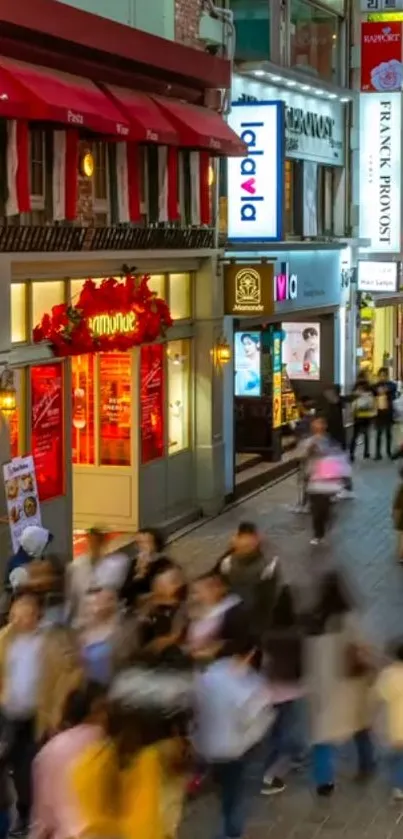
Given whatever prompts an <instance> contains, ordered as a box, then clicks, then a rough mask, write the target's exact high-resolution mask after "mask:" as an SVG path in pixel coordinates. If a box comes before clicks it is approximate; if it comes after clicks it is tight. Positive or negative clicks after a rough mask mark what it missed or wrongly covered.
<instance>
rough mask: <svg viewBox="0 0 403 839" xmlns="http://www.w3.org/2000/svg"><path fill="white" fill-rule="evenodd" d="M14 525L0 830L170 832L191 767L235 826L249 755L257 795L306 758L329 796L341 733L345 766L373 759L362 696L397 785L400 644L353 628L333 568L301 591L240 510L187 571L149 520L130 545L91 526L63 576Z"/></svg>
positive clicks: (232, 830)
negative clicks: (233, 527)
mask: <svg viewBox="0 0 403 839" xmlns="http://www.w3.org/2000/svg"><path fill="white" fill-rule="evenodd" d="M27 531H28V532H27V533H25V535H24V534H23V538H22V540H21V542H22V545H21V550H20V551H19V552H18V555H16V556H14V557H13V558H12V560H11V561H10V563H9V567H8V572H7V574H8V576H7V583H8V585H9V607H8V616H7V621H6V623H5V626H4V627H3V629H2V630H1V631H0V689H1V694H0V707H1V715H0V837H1V839H5V837H6V836H8V835H10V836H14V837H18V836H24V835H29V837H30V839H52V838H53V839H56V837H57V839H76V837H78V836H83V835H86V836H91V837H97V838H98V837H105V839H106V838H107V837H112V836H114V837H122V839H126V838H127V839H132V837H133V836H139V837H140V836H141V837H142V839H175V837H176V835H177V831H178V828H179V825H180V823H181V819H182V812H183V806H184V803H185V801H186V797H187V796H188V795H190V794H194V793H195V791H199V794H203V792H202V790H200V786H201V781H202V779H207V781H206V782H208V783H210V782H214V784H215V786H216V789H217V791H218V795H219V800H220V808H221V820H222V827H221V831H222V832H221V835H222V836H223V837H228V839H243V837H244V836H245V820H246V817H247V808H246V804H247V800H246V799H247V791H248V784H247V781H248V775H249V767H250V764H251V762H254V763H256V764H257V766H258V767H259V773H260V780H261V783H260V793H261V794H263V795H274V794H278V793H281V792H283V791H285V790H286V777H287V774H288V772H289V771H290V770H291V768H292V767H295V766H297V767H299V768H300V769H302V770H304V769H305V768H306V766H307V762H308V761H309V762H310V764H311V779H312V783H313V784H314V787H315V789H316V792H317V794H318V795H319V796H329V795H331V794H332V793H333V791H334V788H335V781H336V776H335V773H336V768H335V767H336V753H337V748H338V746H339V745H340V744H342V743H345V742H346V741H349V740H352V741H353V742H354V744H355V749H356V771H357V780H359V781H365V780H366V779H368V778H370V777H371V776H372V774H373V772H374V771H375V766H376V755H375V748H374V739H373V734H372V733H371V728H372V724H373V720H374V714H375V709H376V705H377V702H383V703H384V704H385V707H386V710H387V724H386V730H385V738H386V742H387V744H388V749H389V753H390V783H391V785H392V787H393V789H394V795H395V797H396V798H401V797H403V750H402V746H401V744H402V742H403V716H402V714H401V710H400V709H401V707H403V705H402V703H403V644H401V643H396V644H395V645H394V646H393V649H392V648H391V650H389V651H388V657H383V656H381V655H380V653H379V652H377V651H374V650H373V649H371V648H370V647H369V646H368V645H367V644H366V643H365V640H363V638H362V635H361V628H360V614H359V609H358V606H357V602H356V599H355V598H354V597H353V596H352V593H351V591H350V590H349V588H348V586H347V583H346V581H345V580H344V579H343V578H342V577H341V575H340V574H339V573H338V572H336V571H335V570H332V571H331V570H329V569H328V570H326V571H325V570H323V573H321V574H320V575H318V576H315V577H314V578H313V580H312V590H311V594H310V602H309V603H307V602H305V603H303V601H302V600H301V596H300V594H301V593H300V592H298V591H297V590H294V588H293V587H292V586H290V585H289V584H287V583H286V581H285V577H284V574H283V568H282V563H281V559H279V558H277V557H275V556H273V552H272V551H271V550H270V546H269V545H268V544H267V543H266V541H265V539H264V538H263V537H262V536H261V535H260V533H259V532H258V530H257V528H256V527H255V525H254V524H253V523H251V522H242V523H241V524H240V525H239V527H238V529H237V532H236V533H235V534H234V537H233V539H232V541H231V544H230V545H229V546H228V550H227V551H225V554H224V555H223V556H221V557H219V558H217V561H216V562H214V563H212V566H211V568H210V569H209V570H208V571H207V572H206V573H204V574H203V575H202V576H201V577H199V578H197V579H195V580H193V581H189V580H187V579H186V577H185V575H184V573H183V570H182V569H181V567H180V566H179V565H178V564H177V563H176V562H175V561H174V559H172V557H170V556H168V554H167V549H166V546H165V543H164V539H163V537H162V535H161V534H160V533H159V532H157V531H154V530H145V531H142V532H141V533H139V534H138V536H137V551H136V554H135V556H134V558H133V559H132V560H129V558H128V557H127V556H126V555H124V554H118V555H108V554H107V551H106V543H105V536H104V534H103V533H102V532H100V531H98V530H92V531H90V532H89V534H88V552H87V554H86V555H85V556H83V557H82V558H80V559H77V560H76V561H74V562H73V563H72V564H71V566H69V568H68V569H67V573H66V574H64V575H63V574H62V573H61V568H60V564H59V563H58V562H57V561H55V559H54V557H52V555H51V554H49V548H50V545H51V539H50V534H49V533H48V531H45V530H44V529H43V528H28V529H27ZM17 569H18V574H16V571H17ZM63 576H64V580H63V583H61V579H62V577H63ZM12 790H13V791H14V792H13V794H11V791H12ZM258 792H259V790H258ZM248 796H249V792H248ZM14 811H15V813H16V817H14V818H13V817H12V814H13V812H14Z"/></svg>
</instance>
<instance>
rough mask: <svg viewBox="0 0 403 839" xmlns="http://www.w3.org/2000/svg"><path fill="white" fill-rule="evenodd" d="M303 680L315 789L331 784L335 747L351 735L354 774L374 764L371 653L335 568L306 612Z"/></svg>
mask: <svg viewBox="0 0 403 839" xmlns="http://www.w3.org/2000/svg"><path fill="white" fill-rule="evenodd" d="M306 629H307V641H306V653H307V655H306V668H307V669H306V683H307V696H308V703H309V708H310V719H311V738H312V742H313V776H314V782H315V786H316V790H317V793H318V795H321V796H328V795H331V794H332V792H333V790H334V785H335V757H336V747H337V746H338V745H340V744H342V743H345V742H347V741H349V740H351V739H353V740H354V743H355V747H356V751H357V760H358V778H360V779H365V778H367V777H369V776H370V775H371V773H372V772H373V769H374V752H373V746H372V740H371V734H370V729H371V724H372V711H373V708H372V702H371V697H372V685H373V678H374V670H373V665H372V660H371V654H370V652H369V651H368V649H367V648H366V646H365V645H364V644H363V643H362V639H361V637H360V633H359V628H358V626H357V614H356V612H355V607H354V604H353V600H352V598H351V595H350V593H349V592H348V589H347V586H346V584H345V582H344V581H343V580H342V578H341V576H340V575H339V574H338V573H336V572H329V573H327V574H325V575H324V576H323V578H322V579H321V581H320V584H319V590H318V593H317V596H316V598H315V602H314V604H313V607H312V609H311V610H310V612H309V615H308V617H307V626H306Z"/></svg>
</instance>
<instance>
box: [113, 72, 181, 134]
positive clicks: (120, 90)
mask: <svg viewBox="0 0 403 839" xmlns="http://www.w3.org/2000/svg"><path fill="white" fill-rule="evenodd" d="M103 88H104V89H105V90H106V92H107V93H108V94H109V96H110V98H111V99H112V100H113V101H114V103H115V104H116V105H117V107H118V108H119V110H120V111H121V112H122V114H123V115H124V117H125V119H126V120H127V121H128V122H129V124H130V138H131V139H133V140H137V142H139V143H158V144H159V145H161V146H162V145H166V146H175V145H177V144H178V141H179V137H178V134H177V132H176V131H175V129H174V127H173V125H172V124H171V123H170V122H169V120H168V119H167V118H166V116H165V114H164V112H163V111H162V110H161V108H159V107H158V105H157V104H156V103H155V102H154V100H153V99H151V97H150V96H146V95H145V94H144V93H139V92H138V91H136V90H128V89H127V88H124V87H114V86H110V85H103Z"/></svg>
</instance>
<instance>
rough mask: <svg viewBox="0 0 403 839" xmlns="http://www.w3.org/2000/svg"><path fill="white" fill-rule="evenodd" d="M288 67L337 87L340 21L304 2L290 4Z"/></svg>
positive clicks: (300, 0) (298, 0)
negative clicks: (312, 75)
mask: <svg viewBox="0 0 403 839" xmlns="http://www.w3.org/2000/svg"><path fill="white" fill-rule="evenodd" d="M290 32H291V36H290V54H291V66H292V67H294V68H296V69H301V70H306V71H309V72H311V73H313V74H315V75H316V76H320V77H321V78H322V79H326V80H327V81H332V82H334V83H339V81H340V74H339V69H340V67H339V37H340V21H339V18H338V17H337V15H336V14H332V13H331V12H329V11H326V10H325V9H323V8H321V7H319V6H314V5H312V4H310V3H307V2H305V0H291V10H290Z"/></svg>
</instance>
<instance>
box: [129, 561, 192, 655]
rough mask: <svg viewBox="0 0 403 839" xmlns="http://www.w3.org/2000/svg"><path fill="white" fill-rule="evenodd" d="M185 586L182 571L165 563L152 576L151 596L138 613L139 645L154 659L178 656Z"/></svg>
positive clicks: (183, 626) (184, 619) (185, 622)
mask: <svg viewBox="0 0 403 839" xmlns="http://www.w3.org/2000/svg"><path fill="white" fill-rule="evenodd" d="M186 596H187V587H186V582H185V578H184V576H183V572H182V570H181V569H180V568H179V566H177V565H175V564H174V563H169V565H168V567H167V568H166V570H163V571H161V573H158V574H156V575H155V576H154V577H153V581H152V589H151V593H150V595H149V597H148V599H147V601H145V603H144V605H143V607H142V609H141V612H140V613H139V623H138V632H139V636H138V637H139V645H140V648H141V649H143V650H145V651H146V652H147V653H148V654H149V655H153V656H155V659H156V660H169V659H174V660H175V659H176V658H177V657H181V656H182V646H183V645H184V642H185V639H186V632H187V625H188V614H187V604H186Z"/></svg>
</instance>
